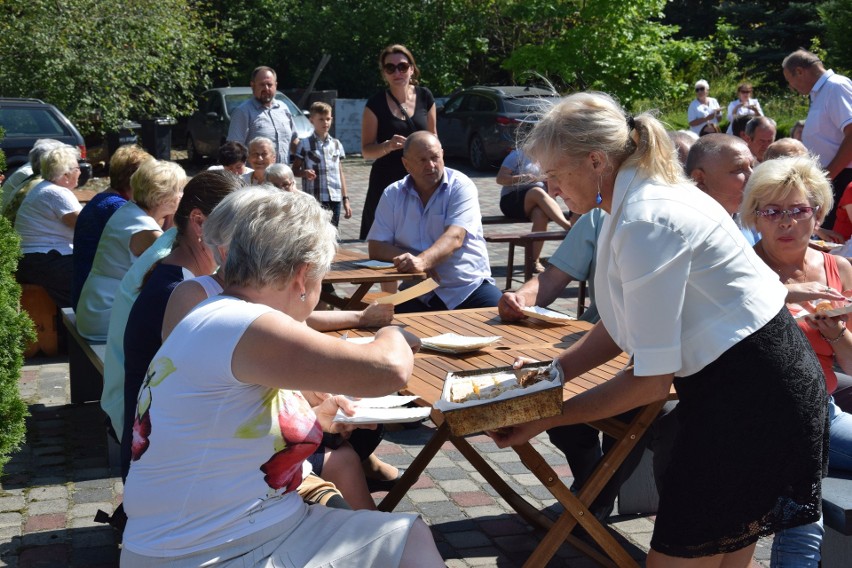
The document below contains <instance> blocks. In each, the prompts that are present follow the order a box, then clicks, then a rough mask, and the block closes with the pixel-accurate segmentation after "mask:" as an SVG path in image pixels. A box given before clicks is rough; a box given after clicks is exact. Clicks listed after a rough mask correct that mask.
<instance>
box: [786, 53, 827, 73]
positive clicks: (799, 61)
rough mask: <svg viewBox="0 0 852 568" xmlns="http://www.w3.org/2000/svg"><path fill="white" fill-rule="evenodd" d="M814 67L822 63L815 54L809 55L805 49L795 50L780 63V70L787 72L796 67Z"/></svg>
mask: <svg viewBox="0 0 852 568" xmlns="http://www.w3.org/2000/svg"><path fill="white" fill-rule="evenodd" d="M814 65H822V61H821V60H820V58H819V57H818V56H817V55H816V54H815V53H811V52H810V51H808V50H806V49H797V50H796V51H794V52H793V53H791V54H790V55H788V56H787V57H785V58H784V61H782V62H781V68H782V69H786V70H787V71H792V70H793V69H796V68H798V67H802V68H803V69H807V68H809V67H812V66H814Z"/></svg>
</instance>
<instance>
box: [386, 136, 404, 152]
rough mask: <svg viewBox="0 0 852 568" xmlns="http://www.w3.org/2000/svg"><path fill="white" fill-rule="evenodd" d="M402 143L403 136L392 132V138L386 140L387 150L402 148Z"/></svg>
mask: <svg viewBox="0 0 852 568" xmlns="http://www.w3.org/2000/svg"><path fill="white" fill-rule="evenodd" d="M403 144H405V136H400V135H399V134H394V136H393V138H391V139H390V140H388V148H390V150H389V151H391V152H392V151H394V150H399V149H400V148H402V146H403Z"/></svg>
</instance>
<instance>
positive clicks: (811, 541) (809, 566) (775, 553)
mask: <svg viewBox="0 0 852 568" xmlns="http://www.w3.org/2000/svg"><path fill="white" fill-rule="evenodd" d="M824 533H825V530H824V529H823V527H822V517H820V518H819V520H818V521H817V522H815V523H810V524H808V525H802V526H799V527H793V528H792V529H786V530H783V531H781V532H779V533H776V534H775V538H774V539H772V556H771V559H770V564H769V566H770V567H771V568H817V567H818V566H819V561H820V554H819V549H820V546H821V545H822V535H823V534H824Z"/></svg>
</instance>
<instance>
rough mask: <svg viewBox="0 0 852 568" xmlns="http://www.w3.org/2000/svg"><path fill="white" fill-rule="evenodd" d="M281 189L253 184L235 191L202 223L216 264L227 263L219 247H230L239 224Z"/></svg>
mask: <svg viewBox="0 0 852 568" xmlns="http://www.w3.org/2000/svg"><path fill="white" fill-rule="evenodd" d="M280 192H281V190H280V189H278V188H277V187H275V186H273V185H269V184H263V185H253V186H250V187H247V188H245V189H240V190H239V191H234V192H233V193H231V194H230V195H229V196H227V197H226V198H225V199H223V200H222V201H220V202H219V205H217V206H216V208H215V209H213V211H212V212H211V213H210V216H208V217H207V220H206V221H204V225H202V239H203V240H204V244H205V245H207V246H208V247H209V248H210V250H211V252H212V253H213V258H214V259H215V260H216V264H218V265H219V266H220V267H221V266H223V265H224V264H225V261H226V259H225V258H222V255H221V254H220V252H219V247H226V248H228V247H230V246H231V238H233V236H234V230H235V229H236V228H237V226H238V225H241V224H243V223H245V222H247V220H248V219H250V218H251V217H252V216H253V215H254V214H255V211H257V209H258V207H259V206H260V203H261V202H262V201H263V200H265V199H267V198H268V197H269V196H270V195H272V194H274V193H280Z"/></svg>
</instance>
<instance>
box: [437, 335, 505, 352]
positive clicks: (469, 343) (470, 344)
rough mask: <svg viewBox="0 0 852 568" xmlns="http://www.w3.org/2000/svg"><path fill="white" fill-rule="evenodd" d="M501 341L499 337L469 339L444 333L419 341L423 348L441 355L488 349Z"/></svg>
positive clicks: (469, 337) (464, 336) (468, 337)
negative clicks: (438, 352)
mask: <svg viewBox="0 0 852 568" xmlns="http://www.w3.org/2000/svg"><path fill="white" fill-rule="evenodd" d="M501 339H502V337H501V336H499V335H492V336H488V337H471V336H466V335H458V334H456V333H444V334H442V335H436V336H435V337H424V338H423V339H421V340H420V342H421V343H422V345H423V347H425V348H427V349H432V350H434V351H440V352H442V353H466V352H468V351H476V350H477V349H482V348H483V347H488V346H489V345H491V344H492V343H496V342H497V341H500V340H501Z"/></svg>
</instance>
